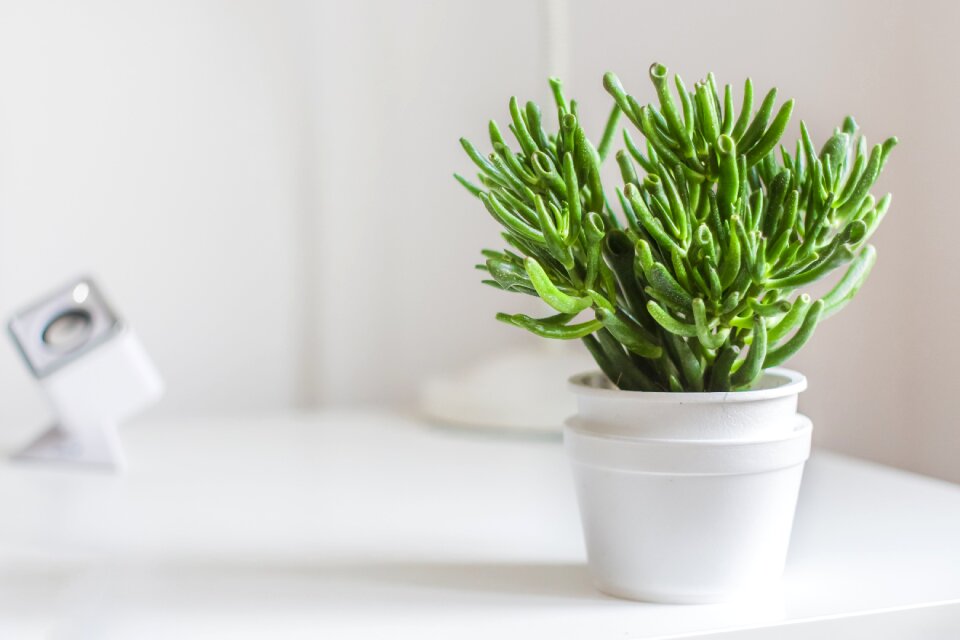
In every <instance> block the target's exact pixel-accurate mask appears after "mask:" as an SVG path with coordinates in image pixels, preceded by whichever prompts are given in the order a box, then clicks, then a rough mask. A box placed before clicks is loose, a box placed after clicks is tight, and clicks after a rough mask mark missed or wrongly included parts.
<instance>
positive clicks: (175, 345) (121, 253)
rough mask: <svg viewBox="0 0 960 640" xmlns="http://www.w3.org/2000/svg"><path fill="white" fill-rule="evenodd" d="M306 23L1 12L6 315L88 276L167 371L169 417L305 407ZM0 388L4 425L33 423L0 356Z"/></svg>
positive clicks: (210, 5) (23, 382)
mask: <svg viewBox="0 0 960 640" xmlns="http://www.w3.org/2000/svg"><path fill="white" fill-rule="evenodd" d="M294 9H296V10H297V12H298V13H297V14H294V13H292V11H293V10H294ZM299 11H300V7H298V6H296V5H291V4H283V3H279V4H276V5H274V4H270V3H264V2H235V1H227V0H224V1H221V2H214V1H203V2H189V1H179V2H152V3H146V2H138V3H128V2H107V1H99V0H98V1H95V2H83V3H79V2H70V1H60V2H56V1H48V0H42V1H40V2H29V3H27V2H23V3H14V2H4V3H3V4H0V316H2V317H4V318H5V317H7V316H8V315H9V313H11V312H12V310H13V309H14V308H16V307H19V306H22V305H23V304H25V303H27V302H29V301H31V299H32V298H33V297H35V296H36V295H37V294H38V293H40V292H43V291H45V290H47V289H50V288H53V287H57V286H59V285H60V284H62V282H63V281H64V280H66V279H68V278H70V277H72V276H73V274H76V273H77V272H78V271H82V272H90V273H93V274H95V275H97V276H98V277H99V278H100V279H101V281H102V283H103V286H104V288H105V289H106V290H107V292H108V294H109V295H110V296H111V297H112V298H113V299H114V300H115V301H116V303H117V305H118V307H119V309H120V311H121V312H122V313H123V314H125V315H126V316H127V317H128V318H129V320H131V321H132V323H133V324H134V325H135V326H136V327H137V328H138V330H139V332H140V333H141V334H142V338H143V340H144V342H145V343H146V345H147V347H148V349H149V350H150V351H151V352H152V353H153V355H154V357H155V358H156V360H157V362H158V364H159V366H160V368H161V369H162V371H163V373H164V374H165V377H166V379H167V381H168V384H169V394H168V397H167V399H166V402H165V403H164V405H163V406H162V407H161V408H160V409H159V410H160V411H166V412H169V413H176V412H198V411H199V412H204V411H224V410H228V411H246V410H263V409H270V408H276V407H283V406H289V405H291V404H293V403H294V402H295V401H297V399H298V398H300V397H302V396H303V395H304V390H303V388H302V387H301V384H300V381H301V375H300V370H301V368H302V365H301V359H302V358H304V357H305V356H306V354H305V353H303V351H302V350H301V348H300V345H301V343H302V341H303V336H304V333H305V326H304V318H303V313H302V309H303V301H302V298H301V293H302V291H303V289H304V283H305V278H304V275H303V272H304V269H303V261H304V251H303V247H302V245H301V243H300V238H301V236H302V229H301V227H302V225H303V224H304V221H305V220H306V216H307V214H308V212H307V211H306V210H305V208H304V207H305V204H304V203H305V194H306V193H307V192H306V190H305V188H304V182H303V178H304V176H303V166H304V165H303V155H304V153H305V150H304V144H303V143H304V142H305V141H306V136H305V134H304V128H305V125H306V124H307V121H308V117H309V116H311V114H310V113H309V105H308V104H307V103H306V101H305V100H304V96H305V92H304V89H303V87H304V86H305V85H306V84H307V83H308V75H309V74H308V73H306V72H305V71H304V68H305V66H306V65H307V64H309V62H310V61H309V60H308V59H307V57H306V56H304V49H303V46H304V43H305V42H306V38H305V37H304V36H303V33H302V31H301V27H300V25H301V24H302V20H301V19H300V18H301V16H300V14H299ZM310 215H312V212H310ZM3 342H4V343H6V342H7V341H6V339H4V340H3ZM0 394H2V397H0V422H5V421H7V420H26V419H32V420H36V419H37V417H36V416H37V411H39V410H40V405H39V399H38V398H37V395H36V393H35V391H34V389H33V385H32V384H31V382H30V381H29V380H28V378H27V377H26V375H25V373H24V371H23V368H22V367H21V366H20V363H19V362H18V361H17V358H16V355H15V354H14V352H13V350H12V349H9V348H8V345H7V344H3V345H2V346H0Z"/></svg>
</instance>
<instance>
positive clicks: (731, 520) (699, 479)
mask: <svg viewBox="0 0 960 640" xmlns="http://www.w3.org/2000/svg"><path fill="white" fill-rule="evenodd" d="M806 386H807V381H806V378H804V377H803V376H802V375H800V374H799V373H796V372H794V371H789V370H787V369H770V370H768V371H767V372H766V374H765V375H764V377H763V378H762V379H761V381H760V383H759V384H758V385H757V388H755V389H753V390H750V391H734V392H719V393H648V392H640V391H620V390H619V389H615V388H613V387H612V386H611V385H610V383H609V382H608V381H607V379H606V377H604V376H603V375H602V374H601V373H599V372H596V373H586V374H580V375H577V376H574V377H573V378H571V380H570V387H571V389H572V390H573V392H574V394H575V395H576V396H577V405H578V413H577V415H576V416H574V417H573V418H570V420H568V421H567V424H566V428H565V430H564V442H565V444H566V449H567V452H568V454H569V456H570V459H571V462H572V465H573V475H574V482H575V485H576V490H577V497H578V500H579V503H580V516H581V519H582V522H583V531H584V536H585V538H586V545H587V555H588V557H589V561H590V570H591V573H592V574H593V578H594V581H595V582H596V584H597V587H598V588H599V589H600V590H601V591H604V592H606V593H608V594H610V595H614V596H619V597H623V598H630V599H633V600H646V601H652V602H671V603H705V602H718V601H723V600H728V599H731V598H733V597H736V596H738V595H741V594H744V593H749V592H752V591H759V590H761V589H765V588H768V587H771V586H775V585H776V584H777V582H778V581H779V579H780V576H781V574H782V573H783V567H784V563H785V561H786V555H787V546H788V543H789V540H790V528H791V526H792V524H793V513H794V509H795V508H796V503H797V493H798V490H799V488H800V478H801V475H802V474H803V465H804V462H805V461H806V459H807V457H808V456H809V454H810V434H811V423H810V420H809V419H807V418H806V417H805V416H802V415H800V414H799V413H797V395H798V394H799V393H800V392H801V391H803V390H804V389H806Z"/></svg>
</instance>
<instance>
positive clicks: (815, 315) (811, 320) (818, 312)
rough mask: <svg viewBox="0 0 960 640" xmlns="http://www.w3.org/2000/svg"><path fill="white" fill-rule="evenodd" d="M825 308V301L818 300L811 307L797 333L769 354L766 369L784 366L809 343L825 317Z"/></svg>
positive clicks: (764, 366)
mask: <svg viewBox="0 0 960 640" xmlns="http://www.w3.org/2000/svg"><path fill="white" fill-rule="evenodd" d="M823 307H824V304H823V300H817V301H816V302H814V303H813V304H812V305H811V306H810V309H809V310H808V311H807V314H806V317H804V319H803V324H801V325H800V328H799V329H797V332H796V333H795V334H793V336H792V337H791V338H790V339H789V340H787V341H786V342H784V343H783V344H782V345H780V346H779V347H777V348H775V349H773V350H771V351H768V352H767V357H766V358H765V359H764V361H763V368H764V369H767V368H769V367H776V366H778V365H781V364H783V363H784V362H786V361H787V360H789V359H790V358H791V357H792V356H793V354H795V353H796V352H797V351H799V350H800V348H801V347H802V346H803V345H805V344H806V343H807V341H808V340H809V339H810V336H812V335H813V331H814V329H816V327H817V323H818V322H820V318H821V316H823Z"/></svg>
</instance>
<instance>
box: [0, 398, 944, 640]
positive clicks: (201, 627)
mask: <svg viewBox="0 0 960 640" xmlns="http://www.w3.org/2000/svg"><path fill="white" fill-rule="evenodd" d="M27 435H28V434H27V432H26V431H25V430H9V429H8V430H7V432H6V433H4V434H3V435H2V436H0V453H6V452H9V451H11V450H13V449H14V448H15V447H16V445H18V444H20V443H21V441H22V439H23V437H26V436H27ZM14 436H16V437H14ZM122 438H123V440H124V443H125V445H126V447H127V453H128V457H129V469H128V471H127V472H126V474H124V475H121V476H110V475H107V474H102V473H90V472H82V471H77V470H73V469H63V468H52V467H49V466H46V467H45V466H38V465H29V464H24V463H16V464H14V463H10V462H2V463H0V514H2V515H0V638H4V639H6V638H17V639H19V638H84V639H86V638H95V639H101V638H109V639H112V638H136V639H142V638H147V639H152V638H164V639H168V638H178V639H179V638H208V637H209V638H231V639H237V638H368V637H369V638H441V637H442V638H513V637H518V638H520V637H522V638H557V639H560V638H591V639H597V640H601V639H606V638H610V639H613V638H618V639H620V638H649V637H675V636H681V635H682V636H683V637H708V636H711V634H713V633H715V632H719V631H721V630H724V629H740V630H741V631H737V632H735V633H732V634H721V635H719V636H717V637H723V638H760V637H777V638H794V637H796V638H806V637H845V638H847V637H866V636H867V635H868V634H869V635H870V636H871V637H873V638H881V637H882V638H887V637H910V638H934V637H944V638H948V637H949V638H956V637H960V487H957V486H954V485H950V484H947V483H942V482H938V481H935V480H930V479H927V478H923V477H919V476H915V475H910V474H907V473H903V472H900V471H894V470H891V469H887V468H884V467H880V466H876V465H871V464H867V463H863V462H859V461H855V460H851V459H848V458H843V457H839V456H836V455H831V454H827V453H824V452H817V453H815V454H814V456H813V458H812V459H811V461H810V462H809V464H808V467H807V472H806V476H805V479H804V486H803V490H802V494H801V500H800V507H799V511H798V515H797V521H796V526H795V531H794V537H793V543H792V546H791V552H790V560H789V567H788V569H787V573H786V577H785V580H784V584H783V588H782V590H780V591H777V592H772V593H769V594H765V595H764V597H763V598H760V599H759V600H754V601H752V602H741V603H731V604H725V605H708V606H666V605H651V604H638V603H633V602H627V601H621V600H617V599H614V598H610V597H607V596H604V595H601V594H600V593H598V592H596V591H595V590H594V589H593V588H592V586H591V584H590V581H589V578H588V575H587V572H586V566H585V556H584V550H583V543H582V540H581V535H580V530H579V522H578V518H577V512H576V505H575V502H574V497H573V492H572V483H571V480H570V477H569V474H568V469H567V467H566V461H565V459H564V458H563V453H562V449H561V446H560V443H559V442H558V441H557V440H551V439H546V438H530V437H527V438H522V437H516V436H513V437H503V436H498V435H490V434H487V433H483V432H478V431H463V430H456V429H448V428H442V427H435V426H427V425H424V424H422V423H420V422H418V421H416V420H414V419H411V418H404V417H401V416H397V415H390V414H385V413H373V412H336V413H321V414H316V415H287V416H272V417H271V416H268V417H262V418H249V417H245V418H236V419H228V418H217V419H194V420H180V421H175V422H169V421H168V422H165V421H152V422H151V421H145V422H140V423H137V424H134V425H131V426H129V427H127V428H125V429H124V430H123V433H122ZM871 628H872V629H873V631H869V629H871ZM904 628H910V629H913V630H915V631H917V633H916V634H913V635H898V633H899V632H895V631H894V630H896V629H901V630H902V629H904ZM814 631H816V632H817V633H816V634H814V633H813V632H814ZM684 634H691V635H689V636H687V635H684ZM771 634H772V635H771ZM859 634H863V635H859Z"/></svg>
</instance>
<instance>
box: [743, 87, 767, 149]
mask: <svg viewBox="0 0 960 640" xmlns="http://www.w3.org/2000/svg"><path fill="white" fill-rule="evenodd" d="M776 101H777V89H776V87H774V88H773V89H770V91H769V92H767V95H766V97H765V98H764V99H763V102H762V103H761V104H760V109H758V110H757V115H756V116H754V118H753V122H751V123H750V126H749V127H748V128H747V131H746V132H745V133H744V134H743V137H742V138H739V139H737V138H734V139H735V140H736V141H737V146H738V147H740V148H741V149H749V148H750V147H752V146H753V145H754V143H755V142H756V141H757V140H759V139H760V136H761V135H763V132H764V130H765V129H766V128H767V122H768V121H769V120H770V114H771V113H772V112H773V103H774V102H776Z"/></svg>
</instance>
